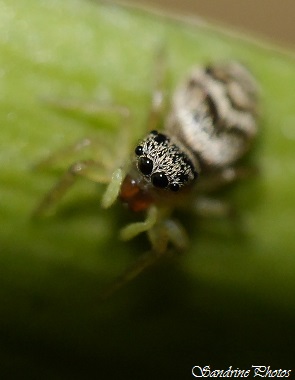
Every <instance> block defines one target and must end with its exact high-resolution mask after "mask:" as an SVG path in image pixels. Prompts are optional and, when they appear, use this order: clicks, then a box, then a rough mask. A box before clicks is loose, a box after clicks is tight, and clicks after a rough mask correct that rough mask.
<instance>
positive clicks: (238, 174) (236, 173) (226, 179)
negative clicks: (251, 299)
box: [198, 166, 258, 193]
mask: <svg viewBox="0 0 295 380" xmlns="http://www.w3.org/2000/svg"><path fill="white" fill-rule="evenodd" d="M257 173H258V170H257V168H256V167H252V166H237V167H235V166H234V167H228V168H225V169H223V170H220V171H218V172H213V173H212V174H209V175H206V176H204V177H202V178H201V179H200V181H199V183H198V191H199V192H200V193H210V192H214V191H216V190H219V189H221V188H223V187H224V186H227V185H231V184H233V183H235V182H238V181H241V180H244V179H248V178H251V177H254V176H255V175H257Z"/></svg>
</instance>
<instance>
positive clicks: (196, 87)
mask: <svg viewBox="0 0 295 380" xmlns="http://www.w3.org/2000/svg"><path fill="white" fill-rule="evenodd" d="M164 73H165V64H164V60H163V58H162V57H160V58H159V59H158V60H157V65H156V72H155V78H156V84H155V88H154V92H153V97H152V105H151V109H150V112H149V117H148V121H147V131H148V132H147V135H146V136H145V137H144V138H143V139H142V140H141V141H139V142H138V144H137V145H136V146H135V147H133V152H132V154H131V159H128V157H130V149H129V148H130V147H129V143H128V141H129V139H128V137H127V136H128V132H129V130H128V127H125V128H121V130H120V132H121V133H122V136H121V137H120V138H119V139H118V147H117V149H116V150H115V152H116V155H117V157H116V159H113V160H109V159H106V157H105V154H107V153H106V152H107V150H106V149H103V144H102V143H101V142H100V143H99V145H98V149H97V152H96V153H97V154H96V157H95V159H93V160H92V159H91V160H86V161H80V162H76V163H74V164H73V165H72V166H71V167H70V168H69V169H68V171H67V172H66V173H65V174H64V176H62V177H61V179H60V180H59V182H58V183H57V184H56V185H55V187H54V188H53V189H51V190H50V191H49V193H48V194H47V195H46V196H45V197H44V199H43V200H42V201H41V203H40V204H39V206H38V208H37V209H36V212H35V213H36V214H37V215H40V214H42V213H43V212H44V211H45V210H46V209H47V208H49V207H50V206H52V205H54V204H55V203H56V202H57V201H58V200H59V199H60V198H61V197H62V196H63V195H64V194H65V192H66V191H67V190H68V189H69V188H70V187H71V186H72V185H73V184H74V182H75V180H76V179H77V178H78V177H85V178H87V179H90V180H92V181H95V182H98V183H108V185H107V188H106V191H105V193H104V195H103V198H102V206H103V207H104V208H107V207H110V206H111V205H112V204H113V203H114V202H115V201H116V199H118V198H119V199H120V200H121V201H122V202H123V203H124V204H126V205H127V206H128V207H129V209H130V210H132V211H134V212H144V213H145V214H146V219H145V220H144V221H141V222H137V223H132V224H129V225H127V226H126V227H125V228H123V229H122V230H121V238H122V239H123V240H129V239H132V238H133V237H135V236H136V235H138V234H140V233H142V232H146V233H147V235H148V238H149V240H150V242H151V246H152V249H151V252H150V253H149V254H147V255H146V256H143V257H142V258H141V259H140V260H139V261H138V262H136V263H135V265H134V266H133V267H132V268H130V269H128V270H127V271H126V273H125V274H123V276H122V277H121V279H120V280H118V281H117V282H116V283H115V284H114V285H113V286H112V287H111V289H109V290H108V292H107V293H108V294H109V293H111V292H113V291H114V290H115V289H117V288H118V287H119V286H121V285H122V284H123V283H125V282H126V281H128V280H130V279H131V278H133V277H135V276H136V275H137V274H138V273H139V272H141V271H142V270H143V269H144V268H145V267H146V266H148V265H150V264H151V263H152V262H153V261H155V260H156V259H157V258H158V257H159V256H161V255H162V254H164V253H165V252H166V251H167V248H168V245H169V243H170V244H171V245H172V246H174V247H175V248H176V249H179V250H182V249H185V248H186V246H187V241H188V239H187V235H186V232H185V230H184V229H183V227H182V226H181V225H180V223H179V222H178V221H177V220H175V219H173V217H172V214H173V211H174V210H175V209H176V208H187V209H188V210H190V211H194V212H199V213H205V214H212V213H214V214H223V213H226V210H227V207H226V206H225V205H223V204H222V203H220V202H216V201H210V199H209V198H207V197H206V194H208V192H210V191H212V190H215V189H216V188H219V187H221V186H223V185H224V184H227V183H231V182H234V181H236V180H237V179H239V178H241V177H244V176H245V173H246V172H247V169H245V168H243V167H240V166H237V161H238V160H239V159H240V158H241V157H243V156H244V155H245V153H246V152H247V151H248V150H249V148H250V147H251V145H252V142H253V139H254V137H255V135H256V132H257V124H256V116H257V94H258V90H257V85H256V83H255V80H254V79H253V77H252V76H251V75H250V73H249V72H248V71H247V70H246V68H245V67H243V66H242V65H241V64H239V63H237V62H228V63H217V64H211V65H208V66H205V67H197V68H193V70H192V71H191V72H190V73H189V74H188V76H187V77H186V78H185V79H184V81H183V82H182V83H180V85H179V87H178V88H177V89H176V91H175V92H174V94H173V97H172V101H171V107H170V112H168V116H167V117H166V118H165V120H164V122H163V123H161V117H162V114H163V108H164V107H163V104H164V96H163V93H164V91H163V90H164V84H163V83H164V80H163V77H164ZM58 106H59V107H62V108H70V109H73V108H74V109H75V108H79V109H82V110H83V109H86V111H87V110H88V111H89V110H90V111H91V110H92V111H93V112H100V111H101V110H103V111H105V107H102V108H101V107H100V106H95V105H91V104H86V105H81V104H79V103H78V104H76V103H75V102H60V103H59V104H58ZM109 108H110V111H111V112H118V113H119V114H123V116H124V115H125V116H126V115H127V114H128V110H126V109H125V108H124V107H116V106H110V107H109ZM126 111H127V112H126ZM125 119H126V117H125ZM160 124H163V125H160ZM161 127H162V131H159V130H158V129H159V128H161ZM92 143H93V141H91V140H90V139H85V140H83V141H82V142H79V143H78V144H76V145H75V146H74V147H73V148H72V150H73V151H75V150H80V149H82V148H84V147H85V146H88V145H90V144H92ZM57 156H58V155H57ZM50 161H51V159H50V158H49V159H48V160H47V163H48V162H50ZM45 163H46V161H45ZM102 169H103V170H102Z"/></svg>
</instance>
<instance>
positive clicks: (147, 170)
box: [138, 157, 153, 175]
mask: <svg viewBox="0 0 295 380" xmlns="http://www.w3.org/2000/svg"><path fill="white" fill-rule="evenodd" d="M138 169H139V170H140V171H141V172H142V174H145V175H149V174H151V172H152V170H153V161H152V160H150V159H149V158H147V157H140V159H139V161H138Z"/></svg>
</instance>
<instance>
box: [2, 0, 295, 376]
mask: <svg viewBox="0 0 295 380" xmlns="http://www.w3.org/2000/svg"><path fill="white" fill-rule="evenodd" d="M0 29H1V33H0V49H1V55H0V74H1V91H0V93H1V107H0V120H1V139H0V164H1V165H0V183H1V186H0V205H1V208H0V217H1V224H0V226H1V227H0V334H1V341H0V345H1V347H0V362H1V374H2V375H1V376H2V377H3V378H29V379H34V378H40V377H42V379H68V378H69V379H82V378H83V379H84V378H103V379H104V378H107V379H112V378H127V377H128V378H131V379H132V378H136V379H137V378H139V379H141V378H142V379H150V378H152V377H158V378H163V379H166V378H167V379H168V378H175V379H185V378H192V375H191V368H192V367H193V366H194V365H200V366H205V365H209V364H210V365H211V368H220V369H227V368H228V367H229V366H230V365H232V366H233V367H239V368H244V369H248V368H250V367H251V365H252V364H253V365H257V364H259V365H266V366H268V365H270V366H271V368H273V369H277V368H283V369H292V366H293V365H294V338H295V334H294V317H295V299H294V290H295V270H294V265H295V254H294V248H295V238H294V219H295V218H294V168H295V165H294V164H295V156H294V143H295V132H294V121H295V113H294V112H295V111H294V88H295V70H294V68H295V65H294V55H293V54H292V53H287V52H282V51H281V50H279V49H277V48H275V47H270V46H269V44H264V43H263V42H259V41H256V43H254V42H250V41H247V40H245V39H243V38H241V37H237V36H236V35H235V34H234V33H225V32H223V31H222V30H220V29H216V28H215V27H213V26H210V25H207V26H206V25H202V24H200V25H198V23H196V24H194V25H188V24H185V23H182V22H179V21H173V20H170V19H167V18H165V17H160V16H159V17H156V16H152V15H149V14H147V13H145V12H140V11H134V10H128V9H123V8H120V7H116V6H111V5H101V4H98V3H94V2H87V1H82V0H65V1H63V2H62V3H61V2H59V1H57V0H54V1H50V2H46V1H36V0H29V1H27V2H26V3H24V2H19V1H18V0H6V1H5V0H2V1H0ZM163 42H164V43H165V45H166V47H167V63H168V67H169V84H168V85H169V89H170V90H172V89H173V88H174V86H175V84H176V83H177V81H178V80H179V79H180V78H182V77H183V75H184V74H185V73H186V71H187V70H188V69H189V68H190V67H191V66H192V65H194V64H200V63H204V62H205V63H206V62H208V61H214V60H219V59H238V60H241V61H243V62H245V63H246V64H247V65H248V66H249V67H250V68H251V70H252V71H253V73H254V75H255V76H256V77H257V78H258V81H259V83H260V85H261V119H260V128H261V135H260V138H259V141H258V143H257V145H256V146H255V150H254V151H253V154H252V157H251V158H250V160H251V162H252V163H253V164H255V165H257V166H258V167H259V170H260V175H259V176H257V177H255V178H253V179H251V180H249V181H246V182H244V183H240V184H237V185H236V186H234V187H233V188H231V189H229V191H227V192H224V193H222V194H219V196H220V198H224V199H228V200H230V201H231V202H232V204H233V205H235V207H236V208H237V210H239V214H240V219H241V220H240V224H239V225H236V226H233V225H232V223H231V222H230V221H229V220H202V219H197V218H194V217H193V216H187V215H179V218H180V219H182V220H183V222H184V224H185V226H186V228H187V229H188V231H189V234H190V238H191V246H190V249H189V250H188V251H187V253H186V254H185V255H183V256H177V255H175V257H169V258H168V257H167V258H165V259H163V260H161V262H159V263H158V265H156V266H155V267H153V268H150V269H149V270H148V271H147V272H146V273H144V274H143V275H142V276H141V277H140V278H138V279H136V280H135V281H134V282H132V283H130V284H128V285H127V286H126V287H125V288H124V289H122V290H120V291H119V292H118V293H117V294H115V295H114V296H113V297H112V298H111V299H109V300H107V301H106V302H104V303H101V302H100V301H99V294H100V292H101V290H102V289H103V288H104V287H105V286H106V285H107V284H109V283H110V282H111V281H112V280H113V279H114V278H116V276H117V275H119V274H120V273H121V272H122V271H123V270H124V269H125V268H126V267H127V266H128V265H130V264H131V263H133V262H134V261H135V260H136V258H137V257H138V255H140V254H141V253H143V252H145V251H146V250H147V249H148V247H149V245H148V242H147V240H146V238H145V236H140V237H138V238H137V239H135V240H134V241H131V242H128V243H122V242H120V241H119V240H118V231H119V228H120V227H122V226H123V225H125V224H126V223H128V222H129V221H131V220H137V218H138V217H137V216H133V215H130V213H128V212H127V211H126V210H124V209H123V207H122V206H121V205H120V204H117V205H116V206H115V207H113V208H112V209H110V210H102V209H101V208H100V197H101V194H102V191H103V187H100V186H97V185H95V184H92V183H87V182H86V181H79V182H78V183H77V186H76V187H75V188H74V189H73V190H72V191H71V192H70V193H69V194H68V195H67V197H66V198H65V199H64V200H63V201H62V202H60V204H59V206H58V209H57V212H56V214H55V215H53V216H51V217H48V218H45V219H42V220H40V221H39V222H38V223H36V222H35V223H33V222H32V220H31V219H30V214H31V212H32V210H33V209H34V207H35V206H36V204H37V202H38V201H39V200H40V198H41V197H42V195H43V194H44V193H45V192H46V191H47V190H48V189H49V188H50V186H52V184H53V183H54V182H55V181H56V179H57V178H58V175H59V173H60V172H61V171H62V169H63V168H65V167H67V165H68V164H69V162H66V161H64V162H62V163H61V165H58V166H57V167H54V168H53V169H52V170H49V169H48V170H44V171H39V172H38V171H33V170H32V167H33V165H34V164H35V163H36V162H38V161H39V160H40V159H42V158H44V157H46V156H47V155H48V154H50V153H51V152H54V151H56V149H58V148H62V147H64V146H67V145H69V144H71V143H73V142H75V141H77V140H78V139H80V138H83V137H85V136H96V137H98V138H101V139H103V140H108V141H110V142H112V141H113V140H114V139H116V136H117V131H118V128H120V123H119V120H118V119H117V118H116V117H113V116H104V117H99V118H95V117H93V116H91V115H83V114H80V113H78V112H75V113H65V112H60V111H58V110H57V109H54V108H50V107H48V106H46V104H44V103H42V102H41V101H40V99H41V98H42V97H44V96H45V97H53V98H66V99H81V100H82V101H83V100H84V101H97V102H104V103H108V102H115V103H118V104H124V105H126V106H128V107H129V108H130V110H131V112H132V125H131V128H132V132H133V137H134V141H136V140H137V139H138V138H140V136H141V134H142V133H143V131H144V122H145V120H146V115H147V112H148V106H149V101H150V94H151V89H152V75H153V67H154V53H155V50H156V48H157V47H158V46H159V43H163ZM114 154H115V152H114ZM292 376H293V374H292Z"/></svg>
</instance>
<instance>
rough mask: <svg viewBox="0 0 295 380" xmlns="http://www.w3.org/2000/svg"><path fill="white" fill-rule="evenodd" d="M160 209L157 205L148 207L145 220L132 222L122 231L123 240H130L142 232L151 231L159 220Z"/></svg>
mask: <svg viewBox="0 0 295 380" xmlns="http://www.w3.org/2000/svg"><path fill="white" fill-rule="evenodd" d="M157 218H158V210H157V208H156V207H155V206H152V207H150V208H149V209H148V212H147V218H146V220H145V221H143V222H137V223H131V224H128V225H127V226H126V227H124V228H122V229H121V231H120V238H121V239H122V240H130V239H132V238H134V237H135V236H137V235H138V234H140V233H141V232H145V231H149V230H150V229H151V228H152V227H153V226H154V225H155V224H156V222H157Z"/></svg>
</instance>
